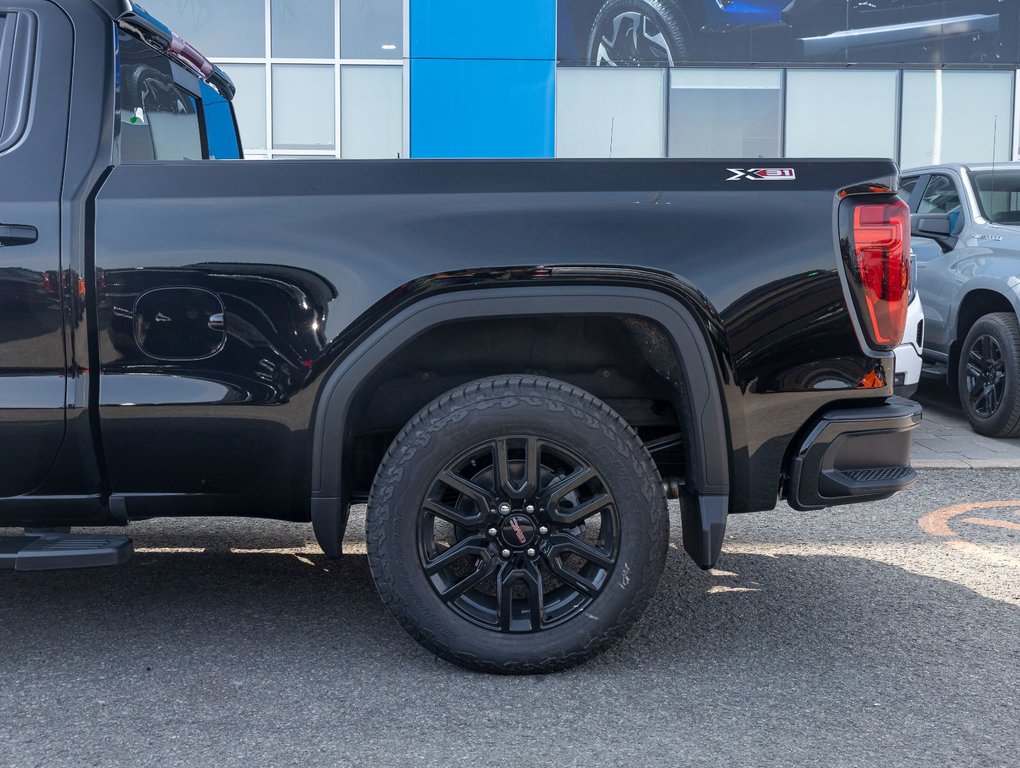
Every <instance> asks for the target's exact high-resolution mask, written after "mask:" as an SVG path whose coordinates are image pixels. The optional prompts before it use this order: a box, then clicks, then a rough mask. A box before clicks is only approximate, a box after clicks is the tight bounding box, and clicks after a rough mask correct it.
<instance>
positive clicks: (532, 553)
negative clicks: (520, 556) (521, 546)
mask: <svg viewBox="0 0 1020 768" xmlns="http://www.w3.org/2000/svg"><path fill="white" fill-rule="evenodd" d="M534 556H535V550H534V548H533V547H528V557H534Z"/></svg>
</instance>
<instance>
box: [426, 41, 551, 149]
mask: <svg viewBox="0 0 1020 768" xmlns="http://www.w3.org/2000/svg"><path fill="white" fill-rule="evenodd" d="M555 84H556V66H555V63H554V62H552V61H479V60H463V59H415V60H412V61H411V156H412V157H552V156H553V152H554V150H555V131H554V123H553V119H554V115H555V109H556V93H555Z"/></svg>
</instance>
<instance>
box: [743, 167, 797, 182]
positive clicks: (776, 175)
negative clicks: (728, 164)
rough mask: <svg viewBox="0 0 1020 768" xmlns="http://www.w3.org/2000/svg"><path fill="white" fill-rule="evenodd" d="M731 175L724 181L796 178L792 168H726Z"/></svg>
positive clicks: (785, 179) (790, 179) (786, 179)
mask: <svg viewBox="0 0 1020 768" xmlns="http://www.w3.org/2000/svg"><path fill="white" fill-rule="evenodd" d="M726 170H727V171H729V172H730V173H732V174H733V175H732V176H730V177H729V178H728V179H726V181H744V180H745V179H746V180H747V181H792V180H794V179H796V178H797V172H796V171H795V170H794V169H793V168H727V169H726Z"/></svg>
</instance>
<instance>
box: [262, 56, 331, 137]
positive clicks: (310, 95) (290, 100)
mask: <svg viewBox="0 0 1020 768" xmlns="http://www.w3.org/2000/svg"><path fill="white" fill-rule="evenodd" d="M335 111H336V97H335V90H334V84H333V67H331V66H326V65H309V64H276V65H274V66H273V148H274V149H334V148H335V147H336V136H335V133H336V128H335V125H336V124H335V122H334V118H335Z"/></svg>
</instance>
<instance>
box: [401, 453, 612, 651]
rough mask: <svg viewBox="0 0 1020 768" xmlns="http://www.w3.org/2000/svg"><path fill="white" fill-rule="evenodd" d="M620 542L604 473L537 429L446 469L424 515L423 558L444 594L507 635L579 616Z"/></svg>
mask: <svg viewBox="0 0 1020 768" xmlns="http://www.w3.org/2000/svg"><path fill="white" fill-rule="evenodd" d="M619 538H620V520H619V515H618V514H617V511H616V504H615V501H614V499H613V495H612V493H611V492H610V491H609V489H608V486H607V484H606V481H605V479H604V478H603V477H602V475H601V474H600V473H599V472H598V470H597V469H595V468H594V467H592V466H591V465H590V464H589V463H588V462H586V461H585V460H584V459H582V458H580V457H579V456H578V455H577V454H576V453H574V452H573V451H571V450H570V449H569V448H567V447H565V446H563V445H557V444H554V443H551V442H548V441H546V440H543V439H542V438H540V437H539V436H537V435H512V436H501V437H498V438H496V439H494V440H487V441H485V442H482V443H480V444H478V445H475V446H473V447H471V448H469V449H468V450H467V451H465V452H464V453H462V454H461V455H460V456H458V457H457V458H456V459H454V460H453V461H452V462H450V463H449V464H448V465H447V466H446V467H444V468H443V469H442V470H441V471H440V472H439V474H438V476H437V477H436V479H435V480H434V481H433V483H432V487H431V488H430V489H429V493H428V494H427V496H426V498H425V502H424V504H422V508H421V510H420V511H419V516H418V553H419V558H420V560H421V565H422V568H423V570H424V572H425V575H426V576H427V577H428V578H429V580H430V582H431V583H432V586H433V588H434V589H435V590H436V593H437V594H438V595H439V597H440V599H441V600H443V601H444V602H445V603H446V604H447V605H448V606H449V607H450V608H451V609H453V610H454V611H456V612H457V613H458V614H460V615H461V616H463V617H464V618H465V619H467V620H468V621H471V622H472V623H474V624H477V625H478V626H481V627H485V628H487V629H491V630H494V631H499V632H537V631H540V630H542V629H547V628H549V627H552V626H555V625H557V624H560V623H562V622H565V621H569V620H570V619H572V618H574V617H575V616H577V615H578V614H579V613H581V612H582V611H583V610H584V609H585V608H587V607H588V606H589V605H590V604H591V602H592V600H594V599H595V598H596V597H598V595H599V593H600V592H602V590H604V589H605V588H606V585H607V584H608V583H609V574H610V572H611V571H612V570H613V567H614V566H615V565H616V560H617V554H618V549H619V546H618V544H619Z"/></svg>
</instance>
